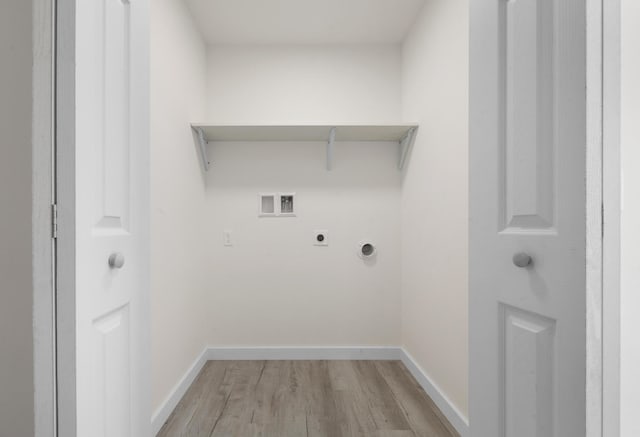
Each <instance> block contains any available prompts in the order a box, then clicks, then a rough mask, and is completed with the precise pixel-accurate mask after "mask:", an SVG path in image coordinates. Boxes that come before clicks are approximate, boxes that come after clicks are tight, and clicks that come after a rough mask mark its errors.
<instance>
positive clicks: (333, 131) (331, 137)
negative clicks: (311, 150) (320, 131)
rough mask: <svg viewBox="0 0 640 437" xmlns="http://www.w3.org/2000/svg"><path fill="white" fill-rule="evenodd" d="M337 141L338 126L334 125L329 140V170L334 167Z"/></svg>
mask: <svg viewBox="0 0 640 437" xmlns="http://www.w3.org/2000/svg"><path fill="white" fill-rule="evenodd" d="M335 142H336V128H335V127H332V128H331V132H330V133H329V142H328V143H327V171H331V170H332V169H333V145H334V144H335Z"/></svg>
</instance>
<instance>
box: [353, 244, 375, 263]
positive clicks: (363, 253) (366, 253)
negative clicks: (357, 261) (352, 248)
mask: <svg viewBox="0 0 640 437" xmlns="http://www.w3.org/2000/svg"><path fill="white" fill-rule="evenodd" d="M376 253H377V249H376V245H375V244H374V243H372V242H371V241H361V242H360V244H358V256H359V257H360V258H362V259H371V258H373V257H375V256H376Z"/></svg>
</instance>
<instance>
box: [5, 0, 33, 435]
mask: <svg viewBox="0 0 640 437" xmlns="http://www.w3.org/2000/svg"><path fill="white" fill-rule="evenodd" d="M32 31H33V25H32V2H30V1H18V2H2V3H1V4H0V57H1V58H2V59H3V62H2V67H1V68H0V205H2V207H1V213H0V245H1V246H2V248H1V250H0V351H2V352H1V353H0V436H2V437H13V436H29V435H33V433H34V399H33V392H34V384H33V377H34V375H33V329H32V320H33V317H32V304H33V298H32V296H33V281H32V259H31V247H32V237H31V235H32V221H31V220H32V218H31V211H32V205H31V192H32V190H31V188H32V183H31V178H32V149H31V138H32V136H31V120H32V118H31V115H32V105H31V101H32V89H31V86H32V82H31V80H32V77H33V76H32V36H31V35H32Z"/></svg>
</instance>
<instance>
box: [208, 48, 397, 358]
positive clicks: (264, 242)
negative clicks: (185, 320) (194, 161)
mask: <svg viewBox="0 0 640 437" xmlns="http://www.w3.org/2000/svg"><path fill="white" fill-rule="evenodd" d="M208 75H209V94H208V95H209V105H208V107H209V120H212V121H215V122H216V123H230V124H239V123H304V122H308V123H323V122H331V121H334V122H382V121H386V122H390V121H391V122H393V121H398V120H399V118H400V51H399V47H398V46H358V47H342V46H304V47H303V46H295V47H291V46H264V47H213V48H211V49H210V51H209V72H208ZM210 149H211V158H212V159H211V160H212V162H213V163H214V164H213V166H212V168H211V170H210V172H209V174H208V179H207V215H206V217H207V227H206V241H205V245H206V247H207V260H208V265H207V273H208V275H209V277H208V280H207V283H208V286H209V290H210V291H209V298H208V301H207V304H208V305H207V307H208V311H209V320H208V324H209V327H208V337H207V338H208V341H209V343H210V344H211V345H214V346H273V345H308V346H313V345H329V346H334V345H352V346H353V345H397V344H398V343H399V342H400V292H399V289H400V277H399V275H400V173H399V172H398V170H397V154H398V146H397V144H357V143H352V144H341V143H339V144H337V145H336V150H335V162H334V170H333V171H331V172H327V171H326V169H325V153H326V152H325V145H324V144H318V143H315V144H309V143H306V144H300V143H289V144H265V143H256V144H247V143H244V144H233V143H228V144H215V145H213V146H211V148H210ZM277 191H283V192H290V191H292V192H296V201H297V204H298V208H299V209H298V216H297V217H296V218H258V216H257V215H258V200H257V197H258V193H260V192H277ZM316 229H326V230H328V231H329V235H330V244H329V247H316V246H314V245H313V231H314V230H316ZM224 230H232V231H233V236H234V240H235V245H234V246H233V247H223V244H222V233H223V231H224ZM364 238H370V239H372V241H374V242H375V243H376V244H377V245H378V246H379V256H378V259H377V263H375V265H366V264H365V263H363V262H362V260H361V259H360V258H358V256H357V254H356V249H357V244H358V242H359V241H360V240H361V239H364Z"/></svg>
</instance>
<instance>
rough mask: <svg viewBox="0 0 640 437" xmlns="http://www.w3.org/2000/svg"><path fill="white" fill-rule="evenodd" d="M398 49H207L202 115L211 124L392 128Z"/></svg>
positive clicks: (397, 111) (397, 104) (397, 90)
mask: <svg viewBox="0 0 640 437" xmlns="http://www.w3.org/2000/svg"><path fill="white" fill-rule="evenodd" d="M400 66H401V64H400V49H399V46H397V45H362V46H341V45H336V46H323V45H307V46H303V45H300V46H267V45H265V46H213V47H212V48H210V50H209V79H210V81H209V93H208V115H209V118H210V119H211V120H215V121H216V122H217V123H221V124H224V123H230V124H231V123H239V124H241V123H249V124H251V123H284V124H286V123H325V122H327V123H330V122H336V121H338V122H344V123H356V122H362V123H376V122H382V123H385V122H386V123H390V122H397V121H399V119H400V112H401V111H400Z"/></svg>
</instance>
